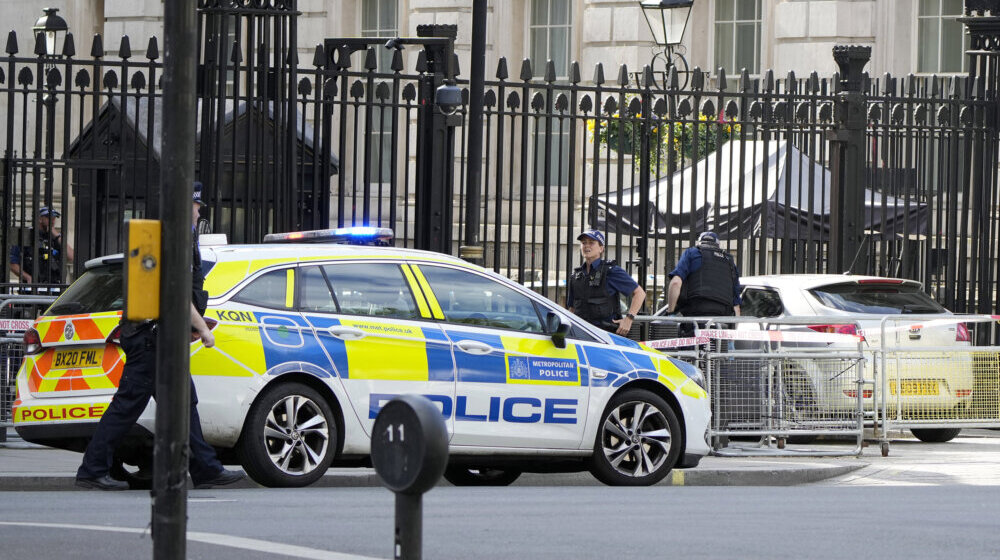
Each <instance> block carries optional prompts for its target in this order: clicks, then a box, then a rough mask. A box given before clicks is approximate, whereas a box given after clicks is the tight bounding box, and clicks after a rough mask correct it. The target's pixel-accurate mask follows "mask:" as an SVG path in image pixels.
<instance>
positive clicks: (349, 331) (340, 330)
mask: <svg viewBox="0 0 1000 560" xmlns="http://www.w3.org/2000/svg"><path fill="white" fill-rule="evenodd" d="M327 330H328V332H329V333H330V334H331V335H333V336H335V337H337V338H339V339H341V340H358V339H359V338H364V337H365V335H366V334H367V333H365V331H363V330H361V329H356V328H354V327H346V326H343V325H335V326H332V327H330V328H329V329H327Z"/></svg>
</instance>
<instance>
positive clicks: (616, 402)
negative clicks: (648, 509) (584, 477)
mask: <svg viewBox="0 0 1000 560" xmlns="http://www.w3.org/2000/svg"><path fill="white" fill-rule="evenodd" d="M680 453H681V426H680V422H679V421H678V420H677V415H676V414H675V413H674V410H673V409H672V408H671V407H670V405H669V404H667V402H666V401H665V400H663V399H662V398H661V397H659V396H658V395H656V394H655V393H652V392H650V391H646V390H644V389H632V390H627V391H624V392H621V393H619V394H617V395H615V396H614V397H613V398H612V399H611V401H610V402H609V403H608V406H607V408H606V409H605V411H604V415H603V417H602V418H601V424H600V427H599V428H598V431H597V440H596V441H595V442H594V455H593V457H592V458H591V467H590V472H591V473H592V474H593V475H594V477H596V478H597V479H598V480H600V481H601V482H603V483H605V484H607V485H610V486H648V485H651V484H656V483H657V482H659V481H660V480H663V477H665V476H667V473H669V472H670V470H671V469H672V468H673V467H674V464H675V463H676V462H677V459H678V457H680Z"/></svg>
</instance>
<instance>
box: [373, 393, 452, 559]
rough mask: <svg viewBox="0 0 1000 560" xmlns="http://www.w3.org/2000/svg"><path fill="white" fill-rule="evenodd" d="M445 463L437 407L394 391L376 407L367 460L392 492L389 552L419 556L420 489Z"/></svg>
mask: <svg viewBox="0 0 1000 560" xmlns="http://www.w3.org/2000/svg"><path fill="white" fill-rule="evenodd" d="M447 464H448V431H447V428H445V425H444V418H443V417H442V416H441V411H440V410H438V408H437V407H436V406H434V404H433V403H432V402H431V401H430V400H429V399H427V398H426V397H422V396H419V395H400V396H398V397H396V398H394V399H392V400H391V401H389V402H388V403H386V405H385V406H383V407H382V410H380V411H379V413H378V416H376V417H375V425H374V427H373V428H372V465H373V466H374V467H375V472H376V473H378V475H379V477H380V478H381V479H382V483H383V484H384V485H385V486H386V488H388V489H389V490H392V491H393V492H395V493H396V532H395V546H394V555H393V557H394V558H396V559H397V560H420V558H421V555H422V551H423V542H422V533H423V502H422V499H423V493H424V492H426V491H428V490H430V489H431V488H433V487H434V485H435V484H437V481H438V480H439V479H440V478H441V475H442V474H444V468H445V466H447Z"/></svg>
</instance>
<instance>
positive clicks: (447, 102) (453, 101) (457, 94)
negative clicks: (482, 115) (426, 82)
mask: <svg viewBox="0 0 1000 560" xmlns="http://www.w3.org/2000/svg"><path fill="white" fill-rule="evenodd" d="M434 104H435V105H437V106H438V107H440V108H441V111H442V112H444V113H447V114H449V115H450V114H453V113H455V112H456V111H458V110H459V109H460V108H461V107H462V90H461V88H459V87H458V86H452V85H443V86H440V87H438V88H437V90H435V91H434Z"/></svg>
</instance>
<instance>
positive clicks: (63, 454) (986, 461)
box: [0, 429, 1000, 492]
mask: <svg viewBox="0 0 1000 560" xmlns="http://www.w3.org/2000/svg"><path fill="white" fill-rule="evenodd" d="M869 435H870V434H869ZM890 435H891V437H890V438H889V440H888V442H889V455H888V456H882V453H881V447H880V445H879V442H878V441H874V440H869V441H870V442H871V444H870V445H866V446H865V447H863V448H862V449H861V453H860V454H852V451H853V449H852V448H853V442H852V441H844V440H839V441H836V440H835V441H820V442H816V443H813V444H809V445H788V446H787V447H786V448H784V449H778V448H777V447H775V446H771V447H766V446H765V447H761V446H760V445H759V442H747V441H740V442H733V443H732V444H731V445H730V447H726V448H724V449H722V450H719V452H718V453H717V454H713V455H709V456H708V457H705V458H704V459H702V461H701V464H700V465H698V467H696V468H693V469H685V470H677V469H675V470H674V471H672V472H671V473H670V475H669V476H667V478H666V479H665V480H664V481H663V482H662V483H661V484H663V485H673V486H793V485H797V484H807V483H821V484H846V485H886V484H889V485H900V484H906V485H948V484H969V485H986V486H1000V431H998V430H985V429H966V430H963V431H962V434H961V435H960V436H959V437H957V438H955V439H954V440H952V441H950V442H948V443H944V444H940V443H938V444H934V443H923V442H920V441H917V440H916V439H914V438H913V437H911V436H910V435H909V433H908V432H899V433H894V434H890ZM80 459H81V455H80V454H79V453H75V452H71V451H63V450H59V449H52V448H48V447H41V446H38V445H33V444H29V443H25V442H24V441H22V440H20V439H18V438H17V436H16V435H14V434H13V430H10V431H8V440H7V441H6V442H3V441H0V492H3V491H44V490H77V489H78V488H77V487H76V486H75V485H74V477H75V473H76V469H77V467H78V466H79V464H80ZM229 468H234V467H229ZM441 484H442V485H447V484H448V482H446V481H444V480H442V481H441ZM514 485H516V486H598V485H600V483H599V482H598V481H597V480H595V479H594V478H593V477H592V476H591V475H590V473H586V472H582V473H569V474H535V473H525V474H524V475H522V476H521V477H520V478H519V479H518V480H517V481H516V482H515V483H514ZM314 486H316V487H326V488H335V487H378V486H381V481H380V480H379V478H378V475H376V474H375V471H374V470H372V469H362V468H352V469H342V468H336V469H330V470H329V471H328V472H327V474H326V475H325V476H324V477H323V478H322V479H320V480H319V481H318V482H316V483H315V484H314ZM233 487H235V488H256V487H257V484H256V483H254V482H252V481H250V480H249V479H247V480H244V481H242V482H240V483H238V484H235V485H233Z"/></svg>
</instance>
